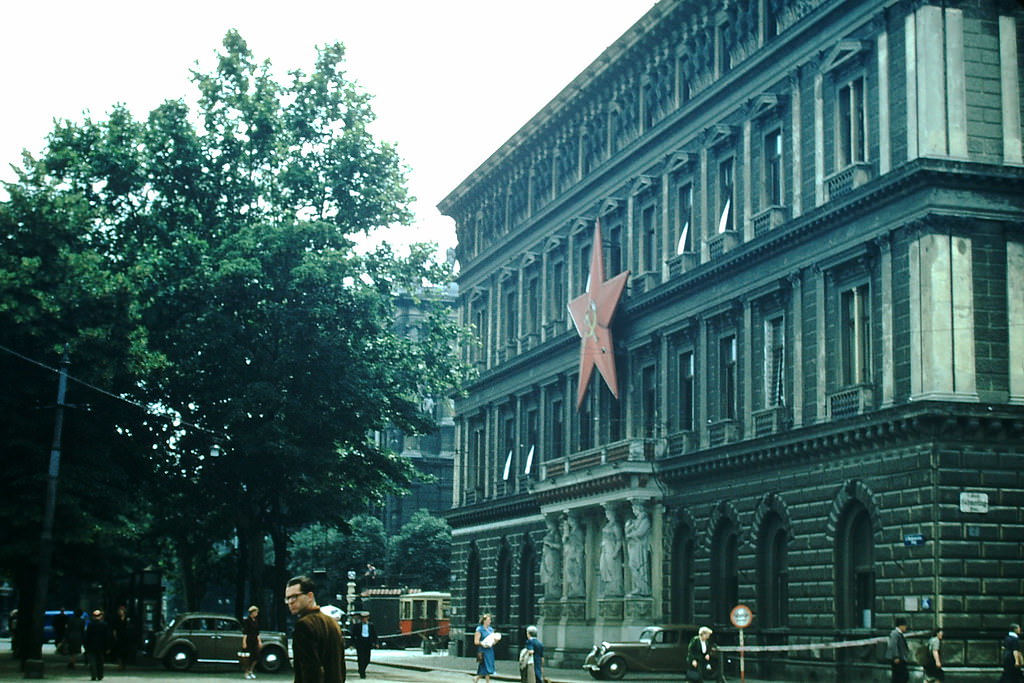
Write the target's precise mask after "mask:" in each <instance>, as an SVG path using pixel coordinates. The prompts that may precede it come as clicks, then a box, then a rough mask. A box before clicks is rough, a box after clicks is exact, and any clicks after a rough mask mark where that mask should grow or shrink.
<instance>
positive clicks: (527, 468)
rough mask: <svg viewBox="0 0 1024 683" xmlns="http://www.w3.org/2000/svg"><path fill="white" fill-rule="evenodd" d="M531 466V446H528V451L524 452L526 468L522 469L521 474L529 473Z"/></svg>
mask: <svg viewBox="0 0 1024 683" xmlns="http://www.w3.org/2000/svg"><path fill="white" fill-rule="evenodd" d="M531 467H533V446H530V452H529V453H527V454H526V468H525V469H524V470H523V474H529V473H530V468H531Z"/></svg>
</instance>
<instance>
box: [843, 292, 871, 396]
mask: <svg viewBox="0 0 1024 683" xmlns="http://www.w3.org/2000/svg"><path fill="white" fill-rule="evenodd" d="M840 307H841V310H840V312H839V316H840V320H839V322H840V325H841V328H840V348H839V352H840V363H841V367H840V372H841V376H840V379H841V380H842V384H843V386H853V385H855V384H863V383H865V382H867V381H868V378H869V377H870V369H871V368H870V359H871V318H870V309H869V307H868V286H867V285H860V286H859V287H854V288H852V289H848V290H846V291H844V292H843V293H842V296H841V299H840Z"/></svg>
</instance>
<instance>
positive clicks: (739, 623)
mask: <svg viewBox="0 0 1024 683" xmlns="http://www.w3.org/2000/svg"><path fill="white" fill-rule="evenodd" d="M753 620H754V613H753V612H751V611H750V608H749V607H747V606H746V605H736V606H735V607H733V608H732V611H731V612H729V621H731V622H732V625H733V626H735V627H736V628H746V627H748V626H750V622H752V621H753Z"/></svg>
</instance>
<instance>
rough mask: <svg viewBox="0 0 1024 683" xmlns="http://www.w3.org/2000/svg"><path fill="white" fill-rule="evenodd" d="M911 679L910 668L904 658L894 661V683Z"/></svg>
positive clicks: (901, 682) (902, 682) (905, 682)
mask: <svg viewBox="0 0 1024 683" xmlns="http://www.w3.org/2000/svg"><path fill="white" fill-rule="evenodd" d="M909 680H910V670H909V669H908V668H907V663H906V662H905V661H904V660H902V659H901V660H900V661H898V662H893V663H892V683H907V681H909Z"/></svg>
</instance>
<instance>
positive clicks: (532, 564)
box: [519, 536, 537, 626]
mask: <svg viewBox="0 0 1024 683" xmlns="http://www.w3.org/2000/svg"><path fill="white" fill-rule="evenodd" d="M536 576H537V551H536V549H535V548H534V547H533V540H532V539H531V538H530V537H529V536H526V541H525V542H524V543H523V554H522V556H521V557H520V559H519V622H520V624H521V625H523V626H527V625H529V624H532V623H533V622H534V620H535V618H536V617H535V615H534V605H535V604H536V603H537V588H536Z"/></svg>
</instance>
